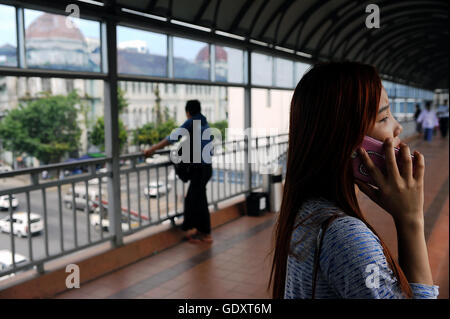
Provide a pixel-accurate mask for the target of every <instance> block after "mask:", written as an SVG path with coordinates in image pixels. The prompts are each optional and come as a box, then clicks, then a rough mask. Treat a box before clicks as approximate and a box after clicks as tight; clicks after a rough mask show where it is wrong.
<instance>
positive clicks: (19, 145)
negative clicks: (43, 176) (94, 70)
mask: <svg viewBox="0 0 450 319" xmlns="http://www.w3.org/2000/svg"><path fill="white" fill-rule="evenodd" d="M79 103H80V97H79V96H78V94H77V93H76V92H75V91H72V92H71V93H69V94H68V95H67V96H63V95H50V94H48V93H45V94H44V95H43V97H40V98H37V99H34V100H29V101H27V102H22V103H21V104H20V105H19V106H18V107H17V108H15V109H13V110H10V111H9V112H8V114H7V115H6V116H5V117H4V118H3V120H2V121H1V122H0V138H1V139H2V140H3V146H4V148H5V149H7V150H10V151H13V152H19V153H28V154H29V155H32V156H34V157H36V158H37V159H39V161H41V162H43V163H45V164H48V163H56V162H59V161H60V160H61V158H62V156H63V155H64V154H65V153H66V152H71V151H75V150H77V149H78V146H79V140H80V136H81V130H80V128H79V126H78V123H77V112H78V110H77V108H76V105H79Z"/></svg>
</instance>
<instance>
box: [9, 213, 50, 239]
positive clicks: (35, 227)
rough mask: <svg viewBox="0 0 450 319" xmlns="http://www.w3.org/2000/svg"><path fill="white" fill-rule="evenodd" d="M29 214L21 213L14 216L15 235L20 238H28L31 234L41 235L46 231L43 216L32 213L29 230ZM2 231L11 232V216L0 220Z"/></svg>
mask: <svg viewBox="0 0 450 319" xmlns="http://www.w3.org/2000/svg"><path fill="white" fill-rule="evenodd" d="M27 215H28V213H27V212H19V213H14V214H12V219H13V221H12V223H13V234H14V235H17V236H19V237H26V236H28V234H29V233H30V234H31V235H33V234H35V233H40V232H41V231H42V230H43V229H44V223H43V221H42V219H41V215H39V214H35V213H30V229H29V228H28V216H27ZM0 231H2V232H4V233H9V232H10V231H11V225H10V219H9V216H7V217H5V218H2V219H0Z"/></svg>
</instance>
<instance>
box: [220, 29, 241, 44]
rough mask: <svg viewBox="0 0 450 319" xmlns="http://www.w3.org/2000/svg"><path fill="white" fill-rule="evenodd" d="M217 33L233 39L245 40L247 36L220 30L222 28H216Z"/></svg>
mask: <svg viewBox="0 0 450 319" xmlns="http://www.w3.org/2000/svg"><path fill="white" fill-rule="evenodd" d="M215 33H216V34H218V35H222V36H224V37H228V38H233V39H237V40H242V41H244V40H245V37H241V36H240V35H237V34H232V33H228V32H224V31H220V30H216V31H215Z"/></svg>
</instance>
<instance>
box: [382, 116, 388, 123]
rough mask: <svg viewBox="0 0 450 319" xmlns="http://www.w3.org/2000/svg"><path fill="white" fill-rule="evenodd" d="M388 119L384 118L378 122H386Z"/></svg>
mask: <svg viewBox="0 0 450 319" xmlns="http://www.w3.org/2000/svg"><path fill="white" fill-rule="evenodd" d="M387 119H388V117H385V118H384V119H382V120H380V122H386V121H387Z"/></svg>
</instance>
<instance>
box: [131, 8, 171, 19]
mask: <svg viewBox="0 0 450 319" xmlns="http://www.w3.org/2000/svg"><path fill="white" fill-rule="evenodd" d="M122 11H123V12H127V13H131V14H135V15H138V16H142V17H146V18H150V19H155V20H159V21H167V18H165V17H160V16H156V15H154V14H150V13H144V12H140V11H135V10H131V9H127V8H122Z"/></svg>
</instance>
